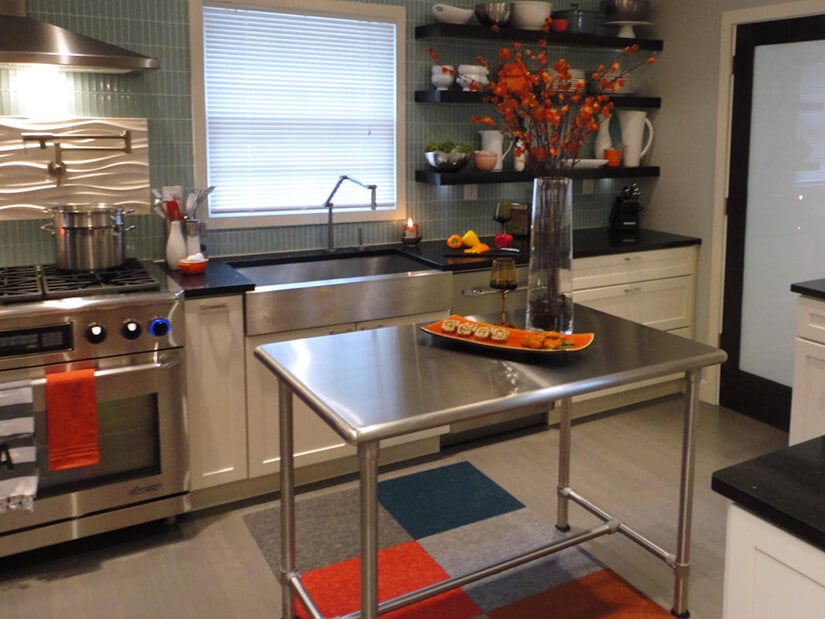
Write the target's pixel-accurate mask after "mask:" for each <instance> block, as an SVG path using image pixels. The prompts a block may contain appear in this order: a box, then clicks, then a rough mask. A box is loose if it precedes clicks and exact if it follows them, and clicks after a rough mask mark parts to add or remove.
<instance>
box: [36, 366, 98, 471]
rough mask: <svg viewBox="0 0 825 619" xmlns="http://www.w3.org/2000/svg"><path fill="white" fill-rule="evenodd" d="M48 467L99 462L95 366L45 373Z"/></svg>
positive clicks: (58, 469)
mask: <svg viewBox="0 0 825 619" xmlns="http://www.w3.org/2000/svg"><path fill="white" fill-rule="evenodd" d="M46 427H47V429H48V432H47V434H48V439H49V470H50V471H62V470H64V469H73V468H76V467H79V466H90V465H92V464H97V463H98V462H100V451H99V449H98V443H97V391H96V389H95V371H94V370H76V371H73V372H61V373H59V374H46Z"/></svg>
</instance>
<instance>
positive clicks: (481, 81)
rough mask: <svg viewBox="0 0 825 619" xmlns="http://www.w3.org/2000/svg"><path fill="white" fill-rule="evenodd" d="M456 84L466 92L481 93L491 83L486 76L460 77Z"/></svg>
mask: <svg viewBox="0 0 825 619" xmlns="http://www.w3.org/2000/svg"><path fill="white" fill-rule="evenodd" d="M455 83H456V84H458V85H459V86H461V88H462V89H463V90H464V91H465V92H466V91H473V90H474V91H479V90H484V88H485V87H486V86H487V85H488V84H489V83H490V80H488V79H487V77H486V76H484V75H459V76H458V77H457V78H456V80H455Z"/></svg>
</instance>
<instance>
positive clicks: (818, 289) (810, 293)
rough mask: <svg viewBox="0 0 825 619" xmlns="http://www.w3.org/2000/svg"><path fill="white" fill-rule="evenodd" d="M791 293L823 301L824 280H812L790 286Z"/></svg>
mask: <svg viewBox="0 0 825 619" xmlns="http://www.w3.org/2000/svg"><path fill="white" fill-rule="evenodd" d="M791 292H798V293H799V294H804V295H805V296H806V297H814V298H815V299H823V300H825V279H812V280H810V281H807V282H797V283H796V284H791Z"/></svg>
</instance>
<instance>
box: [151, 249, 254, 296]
mask: <svg viewBox="0 0 825 619" xmlns="http://www.w3.org/2000/svg"><path fill="white" fill-rule="evenodd" d="M163 266H164V267H165V269H166V276H167V277H168V278H170V279H171V280H172V281H174V282H175V284H177V285H178V286H179V287H180V288H181V290H183V297H184V298H185V299H193V298H197V297H214V296H218V295H225V294H241V293H243V292H246V291H248V290H254V289H255V284H254V283H253V282H251V281H250V280H248V279H247V278H245V277H244V276H243V275H241V274H240V273H238V272H237V271H236V270H235V269H233V268H232V266H230V265H229V264H227V263H226V262H223V261H222V260H220V259H212V258H210V259H209V264H207V265H206V273H203V274H200V275H184V274H183V273H181V272H180V271H173V270H172V269H170V268H168V267H167V266H166V263H163Z"/></svg>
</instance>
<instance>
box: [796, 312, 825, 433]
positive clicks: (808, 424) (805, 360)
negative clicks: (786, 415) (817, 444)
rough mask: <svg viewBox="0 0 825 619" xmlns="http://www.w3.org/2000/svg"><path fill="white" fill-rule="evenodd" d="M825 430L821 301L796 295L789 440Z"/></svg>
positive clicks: (824, 317) (824, 334) (824, 346)
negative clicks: (797, 307)
mask: <svg viewBox="0 0 825 619" xmlns="http://www.w3.org/2000/svg"><path fill="white" fill-rule="evenodd" d="M823 434H825V301H820V300H817V299H813V298H811V297H805V296H801V297H799V309H798V313H797V337H796V348H795V353H794V373H793V392H792V396H791V427H790V433H789V437H788V441H789V444H791V445H795V444H797V443H801V442H802V441H806V440H808V439H811V438H815V437H817V436H821V435H823Z"/></svg>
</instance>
